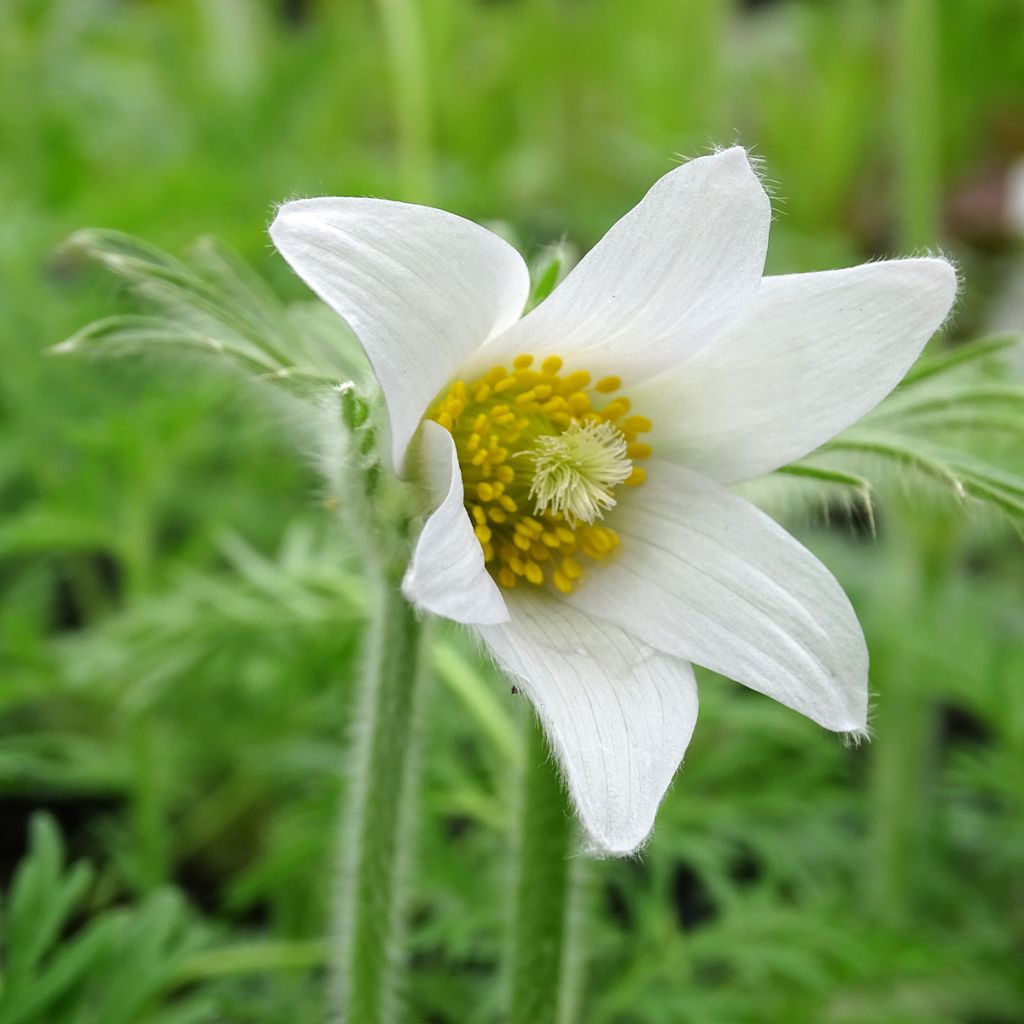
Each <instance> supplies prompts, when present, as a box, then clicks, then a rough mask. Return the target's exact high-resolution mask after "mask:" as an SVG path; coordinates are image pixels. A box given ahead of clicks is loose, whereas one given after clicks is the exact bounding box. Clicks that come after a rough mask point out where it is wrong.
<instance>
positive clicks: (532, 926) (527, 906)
mask: <svg viewBox="0 0 1024 1024" xmlns="http://www.w3.org/2000/svg"><path fill="white" fill-rule="evenodd" d="M526 731H527V735H526V744H525V746H526V752H525V757H524V762H523V769H522V774H521V776H520V806H519V836H518V840H519V842H518V847H517V849H516V860H515V878H514V883H513V906H512V927H511V949H510V954H509V963H508V982H509V996H508V999H509V1007H508V1011H509V1012H508V1018H507V1019H508V1020H509V1022H510V1024H527V1022H529V1024H569V1022H570V1021H572V1020H573V1019H574V1018H575V1017H576V1011H577V1000H578V989H579V970H578V967H579V956H578V954H577V940H578V938H579V932H580V929H579V927H578V924H579V913H578V907H579V902H580V894H581V890H582V879H581V871H582V869H583V861H582V859H581V858H580V857H574V856H573V852H574V847H575V845H576V829H575V816H574V815H573V812H572V809H571V808H570V807H569V806H568V801H567V799H566V796H565V791H564V790H563V788H562V784H561V780H560V779H559V778H558V773H557V770H556V768H555V765H554V763H553V761H552V759H551V756H550V754H549V752H548V746H547V741H546V740H545V739H544V735H543V733H542V731H541V728H540V725H539V723H538V722H537V721H536V719H535V718H534V716H533V715H532V714H531V716H530V720H529V722H528V724H527V730H526Z"/></svg>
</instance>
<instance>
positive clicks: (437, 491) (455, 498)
mask: <svg viewBox="0 0 1024 1024" xmlns="http://www.w3.org/2000/svg"><path fill="white" fill-rule="evenodd" d="M421 448H422V451H421V457H422V460H423V467H422V468H423V479H424V483H425V484H426V486H427V489H428V491H429V492H430V493H431V495H432V498H433V501H434V503H435V504H436V510H435V511H434V513H433V515H431V517H430V518H429V519H428V520H427V521H426V523H425V524H424V526H423V530H422V531H421V532H420V536H419V539H418V540H417V541H416V548H415V550H414V551H413V555H412V561H411V562H410V563H409V568H408V570H407V571H406V574H405V578H404V579H403V580H402V593H403V594H405V596H406V597H407V598H408V599H409V600H410V601H411V602H412V603H413V604H414V605H416V606H417V607H418V608H422V609H424V610H425V611H428V612H433V613H434V614H435V615H442V616H444V617H445V618H446V619H453V620H454V621H455V622H464V623H466V624H468V625H474V624H476V623H488V624H490V623H495V622H505V621H506V620H507V619H508V609H507V608H506V607H505V601H504V599H503V598H502V596H501V591H500V590H499V589H498V585H497V584H496V583H495V582H494V580H493V579H492V578H491V576H490V574H489V573H488V572H487V570H486V569H485V568H484V553H483V549H482V548H481V547H480V541H478V540H477V538H476V534H475V533H474V532H473V524H472V522H471V521H470V518H469V516H468V515H467V513H466V509H465V507H464V506H463V503H462V502H463V499H462V474H461V473H460V472H459V459H458V455H457V453H456V451H455V442H454V441H453V440H452V435H451V434H449V433H448V431H447V430H445V429H444V427H442V426H441V425H440V424H439V423H434V421H433V420H425V421H424V423H423V433H422V439H421Z"/></svg>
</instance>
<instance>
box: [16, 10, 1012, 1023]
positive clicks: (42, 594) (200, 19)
mask: <svg viewBox="0 0 1024 1024" xmlns="http://www.w3.org/2000/svg"><path fill="white" fill-rule="evenodd" d="M733 141H740V142H742V143H744V144H746V145H749V146H753V147H754V149H755V152H756V153H757V154H758V155H759V156H760V157H762V158H763V160H764V167H765V173H766V176H767V180H768V181H769V182H770V183H771V186H772V189H773V192H774V195H775V197H776V200H775V210H776V223H775V226H774V229H773V235H772V243H771V251H770V254H769V269H770V271H771V272H781V271H795V270H801V271H802V270H810V269H820V268H825V267H831V266H843V265H848V264H851V263H855V262H860V261H862V260H863V259H865V258H870V257H873V256H878V255H886V254H889V255H891V254H897V253H906V252H913V251H923V250H925V249H927V248H929V247H932V248H937V247H939V246H942V247H943V248H944V249H945V250H946V251H947V252H948V253H950V254H951V255H952V256H953V258H955V259H956V260H957V261H958V263H959V265H960V267H961V269H962V271H963V275H964V280H965V285H964V289H963V293H962V296H961V300H960V303H959V307H958V312H957V316H956V318H955V320H954V322H953V324H952V325H951V328H950V329H949V331H948V332H947V334H948V337H947V339H946V340H945V341H944V342H943V343H944V344H952V343H955V342H956V340H957V339H959V338H964V337H974V336H977V335H979V334H981V333H983V332H984V331H985V330H987V329H989V328H990V327H994V326H999V327H1007V326H1011V327H1016V328H1017V329H1020V328H1022V327H1024V300H1019V301H1018V302H1017V304H1016V305H1015V304H1014V300H1013V298H1012V296H1013V294H1014V289H1015V288H1016V290H1017V294H1018V295H1019V294H1021V291H1022V290H1021V285H1020V281H1021V278H1022V276H1024V270H1022V247H1021V241H1020V236H1019V234H1018V235H1015V233H1014V228H1013V225H1012V223H1011V220H1010V218H1009V217H1008V215H1007V211H1008V209H1009V206H1010V204H1009V202H1008V199H1007V195H1008V192H1007V188H1008V181H1009V180H1010V177H1009V171H1010V169H1011V168H1013V167H1014V166H1015V164H1016V162H1017V161H1018V160H1020V159H1021V158H1022V157H1024V4H1022V3H1021V2H1020V0H970V2H967V0H901V2H893V3H884V2H873V0H848V2H841V0H834V2H826V0H822V2H818V3H812V2H805V3H800V2H776V3H771V2H761V3H753V2H749V3H739V2H733V3H729V2H726V0H689V2H687V0H546V2H530V0H488V2H485V0H436V2H431V0H423V2H421V3H413V2H409V0H379V2H377V3H373V2H370V0H346V2H337V3H330V2H328V0H319V2H315V0H277V2H271V0H163V2H160V0H3V2H2V3H0V346H2V347H0V353H2V362H0V499H2V509H3V516H2V521H0V588H2V607H0V880H2V881H3V883H4V885H5V886H6V885H7V884H8V883H9V882H10V881H11V879H12V878H14V877H15V876H16V875H17V876H18V878H19V885H20V887H21V891H22V896H21V898H20V900H19V901H17V902H16V903H15V902H11V901H8V909H9V913H8V914H7V920H6V922H5V926H6V931H7V949H6V963H5V967H4V968H2V969H0V976H2V977H4V979H5V981H4V985H5V987H4V988H2V989H0V1022H2V1024H49V1022H65V1021H68V1022H76V1024H135V1022H143V1021H145V1022H154V1024H155V1022H159V1024H172V1022H173V1024H186V1022H197V1024H199V1022H238V1024H271V1022H273V1024H280V1022H285V1021H287V1022H290V1024H291V1022H294V1024H305V1022H318V1021H321V1020H323V1019H325V1015H326V1014H327V1012H328V1009H327V1008H328V999H327V987H326V985H325V983H324V969H323V964H324V959H325V942H324V936H325V935H326V933H327V929H328V920H327V918H328V903H329V895H330V891H331V886H332V880H331V874H332V860H333V852H334V847H335V843H336V838H337V834H338V829H339V825H338V822H337V817H338V815H337V809H338V803H339V797H340V796H341V794H342V791H343V787H344V778H343V772H342V768H343V752H344V737H345V732H346V727H347V718H348V703H347V694H348V691H349V687H350V683H351V681H352V676H353V672H354V671H355V667H356V665H357V660H356V656H357V652H358V645H359V639H360V635H361V632H362V620H363V608H362V602H361V591H360V581H359V578H358V573H357V570H356V569H355V568H354V563H353V559H352V556H351V553H350V552H349V551H348V550H347V549H346V542H345V537H344V536H343V535H342V534H341V532H340V528H339V526H338V525H337V522H336V520H335V518H334V517H333V515H332V514H331V513H330V511H329V510H327V509H325V508H324V507H323V502H322V501H321V500H320V497H319V496H320V493H321V489H320V483H319V480H318V477H317V474H316V472H315V470H314V467H313V466H312V464H311V462H310V460H309V459H308V458H307V457H306V456H305V455H304V454H303V442H304V440H305V439H304V438H303V437H302V435H301V431H300V430H299V429H298V427H296V428H295V429H291V426H292V423H291V420H290V418H289V413H288V410H287V408H286V407H285V406H284V405H281V406H280V407H278V405H276V404H275V403H273V402H268V401H267V400H266V396H265V395H263V394H261V393H259V392H258V391H256V390H255V389H254V388H253V386H251V385H250V384H249V383H248V382H246V381H243V380H242V379H241V378H240V377H238V376H233V375H231V374H229V373H227V372H210V368H209V366H202V365H197V364H192V363H188V362H172V361H169V360H168V361H158V360H124V361H118V362H111V361H99V360H84V359H83V360H75V359H57V358H52V357H48V356H47V355H45V349H46V348H47V346H49V345H51V344H53V343H55V342H58V341H60V340H61V339H62V338H64V337H66V336H68V335H69V334H71V333H72V332H73V331H75V330H76V329H77V328H78V327H80V326H81V325H82V324H83V323H85V322H87V321H88V320H90V319H93V318H96V317H99V316H103V315H107V314H109V313H111V312H114V311H117V310H121V309H124V308H126V300H125V299H124V297H123V296H122V294H121V293H120V291H119V290H118V288H117V287H116V286H115V285H114V284H113V283H112V282H111V281H110V279H109V278H107V277H105V276H103V275H102V274H101V273H100V272H98V271H97V270H95V269H94V268H91V267H89V266H87V265H85V264H84V263H83V262H82V261H81V260H79V259H75V258H73V257H71V256H69V255H68V254H67V252H66V251H64V250H62V249H61V248H60V244H61V242H62V241H63V240H64V239H65V238H66V237H67V236H68V235H69V234H70V233H72V232H73V231H75V230H76V229H78V228H80V227H83V226H100V227H109V228H117V229H121V230H124V231H129V232H131V233H133V234H137V235H140V236H142V237H144V238H146V239H148V240H150V241H152V242H154V243H156V244H158V245H160V246H163V247H166V248H168V249H170V250H171V251H175V252H181V251H183V250H184V249H185V248H186V247H187V245H188V244H189V243H190V242H191V241H192V240H193V239H195V238H196V237H198V236H200V235H206V234H213V235H216V236H218V237H220V238H222V239H224V240H225V241H226V242H227V243H229V244H230V245H231V246H233V247H234V248H235V249H237V250H238V251H239V252H240V253H241V254H243V255H244V256H245V258H246V259H247V260H249V261H250V262H251V263H252V264H253V265H254V267H255V268H256V269H257V270H258V272H259V273H261V274H262V275H264V276H265V277H266V278H267V279H268V280H270V281H271V282H272V284H273V285H274V287H275V288H276V289H277V290H278V291H279V292H280V294H281V295H283V296H284V297H286V298H289V299H300V298H303V297H304V296H305V293H304V291H303V289H302V287H301V285H300V284H299V283H298V282H297V281H296V280H294V279H293V278H292V277H291V276H290V274H289V273H288V272H287V270H286V268H285V267H284V265H283V262H282V261H281V260H280V259H279V258H277V257H276V256H275V254H274V253H273V252H272V251H271V249H270V247H269V244H268V240H267V236H266V230H265V229H266V225H267V223H268V221H269V218H270V216H271V214H272V210H273V205H274V204H275V203H276V202H279V201H280V200H282V199H285V198H289V197H294V196H305V195H317V194H341V195H352V194H354V195H374V196H386V197H391V198H403V199H408V200H414V201H420V202H427V203H431V204H434V205H438V206H442V207H444V208H446V209H449V210H452V211H455V212H457V213H460V214H462V215H465V216H467V217H471V218H474V219H477V220H481V221H485V222H493V221H501V222H502V223H503V225H504V227H503V230H505V231H506V233H509V234H511V235H512V236H513V237H514V238H515V239H516V240H517V241H518V243H519V245H520V246H521V248H522V250H523V251H524V252H525V253H527V254H531V253H534V254H535V253H536V252H537V251H539V249H540V248H541V247H542V246H544V245H546V244H549V243H551V242H554V241H558V240H559V239H561V238H563V237H564V238H565V239H566V240H567V241H568V242H569V243H571V244H572V245H574V246H575V247H576V248H577V250H578V251H585V250H586V249H587V248H588V247H589V246H590V245H592V244H593V243H594V241H595V240H596V239H597V238H598V237H600V235H601V234H602V233H603V231H604V230H605V229H606V228H607V227H608V226H609V225H610V224H611V223H612V222H613V221H614V219H615V218H617V217H618V216H619V215H621V214H622V213H623V212H625V210H627V209H628V208H629V207H630V206H631V205H632V204H633V203H634V202H635V201H636V200H638V199H639V197H640V196H641V195H642V194H643V192H644V191H645V190H646V188H647V187H648V186H649V185H650V184H651V183H652V182H653V181H654V180H655V178H657V177H658V176H659V175H661V174H662V173H664V172H665V171H666V170H668V169H669V168H670V167H672V166H673V165H674V163H675V162H676V160H677V158H678V157H679V156H683V155H696V154H699V153H701V152H705V151H707V149H708V148H709V146H710V145H712V144H714V143H730V142H733ZM1018 454H1019V453H1018ZM1018 462H1019V460H1018ZM883 497H884V496H883ZM832 511H833V515H832V516H831V517H830V523H831V526H830V527H828V528H824V523H823V521H822V520H821V519H820V517H819V518H816V519H814V520H813V521H812V520H808V519H806V517H805V518H804V519H803V520H802V521H800V522H797V523H796V524H795V528H796V529H797V532H798V535H799V536H800V537H801V539H803V540H804V541H805V542H807V543H808V544H810V545H811V546H812V547H814V549H815V550H816V551H818V552H819V553H821V554H822V556H823V557H824V558H825V560H826V562H827V563H828V564H829V565H830V566H831V567H832V568H833V569H834V571H835V572H836V573H837V575H838V576H839V578H840V580H841V581H842V583H843V584H844V586H845V587H846V588H847V590H848V591H849V593H850V594H851V597H852V599H853V602H854V604H855V606H856V608H857V609H858V612H859V613H860V615H861V618H862V621H863V623H864V626H865V629H866V632H867V635H868V641H869V645H870V648H871V650H872V656H873V671H872V685H873V688H874V691H875V703H876V710H875V714H874V726H875V739H874V741H873V742H872V743H871V744H868V745H866V746H863V747H861V748H859V749H847V748H845V747H844V746H843V745H842V744H841V743H840V742H839V741H838V740H837V738H836V737H834V736H832V735H829V734H826V733H824V732H822V731H820V730H818V729H817V728H816V727H815V726H813V725H812V724H811V723H810V722H807V721H805V720H803V719H802V718H800V717H799V716H797V715H795V714H794V713H792V712H790V711H788V710H786V709H784V708H782V707H780V706H778V705H776V704H774V703H772V702H771V701H769V700H767V699H764V698H761V697H758V696H756V695H754V694H751V693H748V692H746V691H744V690H743V689H742V688H740V687H738V686H735V685H732V684H726V683H724V682H722V681H721V680H718V679H707V680H706V682H705V685H704V686H703V689H702V710H701V719H700V722H699V724H698V728H697V733H696V736H695V739H694V741H693V744H692V746H691V749H690V752H689V754H688V756H687V764H686V767H685V769H684V770H683V772H682V773H681V774H680V775H679V777H678V778H677V780H676V783H675V785H674V788H673V789H672V791H671V793H670V794H669V796H668V798H667V800H666V802H665V805H664V807H663V808H662V811H661V813H660V817H659V820H658V825H657V829H656V832H655V837H654V840H653V841H652V843H651V844H650V846H649V847H648V848H647V850H646V851H645V853H644V855H643V856H642V858H640V859H639V860H636V861H625V862H604V863H599V864H596V865H594V866H592V867H591V868H590V870H589V871H588V873H587V889H586V896H587V907H588V916H587V918H586V925H585V954H586V960H585V964H584V967H583V969H584V970H585V972H586V973H585V979H586V983H585V988H584V991H585V996H584V1019H585V1020H587V1021H593V1022H598V1024H647V1022H650V1024H658V1022H666V1024H671V1022H720V1024H730V1022H734V1024H745V1022H756V1021H772V1022H785V1024H789V1022H794V1024H796V1022H805V1021H806V1022H837V1024H875V1022H877V1024H901V1022H920V1024H935V1022H947V1021H948V1022H954V1021H955V1022H965V1024H966V1022H972V1024H1015V1022H1020V1021H1022V1020H1024V971H1022V968H1021V963H1022V956H1024V792H1022V790H1024V786H1022V783H1024V614H1022V612H1024V589H1022V578H1024V554H1022V546H1021V543H1020V537H1019V536H1018V535H1017V534H1016V533H1015V532H1014V531H1012V530H1010V529H1008V528H1007V527H1006V525H1005V524H1003V523H1001V522H999V521H998V520H996V519H994V518H990V517H987V516H984V515H982V514H980V513H978V512H976V511H973V512H971V513H970V514H966V515H965V514H963V513H960V512H955V513H951V512H950V510H949V509H948V508H945V507H943V506H941V505H939V504H936V503H933V502H932V501H930V500H918V499H916V497H915V495H914V494H913V493H911V492H909V491H907V490H906V489H903V490H901V489H900V488H899V487H898V486H897V487H896V488H894V489H893V493H892V497H891V500H890V501H888V502H886V501H885V500H883V501H882V502H881V503H880V505H879V507H878V509H877V520H878V535H877V537H875V538H872V537H871V536H870V534H869V532H868V531H867V530H865V528H864V522H863V517H859V516H857V515H852V516H851V515H849V514H846V513H844V511H843V510H842V509H838V508H837V509H833V510H832ZM787 525H794V524H793V523H792V522H789V523H788V524H787ZM436 662H437V676H438V679H437V681H436V682H435V685H434V687H433V691H432V701H431V709H430V719H429V728H428V731H427V737H426V751H425V760H424V770H423V774H422V779H421V804H422V807H421V814H420V818H421V825H420V829H419V851H418V863H417V867H416V870H415V873H414V876H413V878H412V879H411V885H412V890H413V915H412V931H411V952H410V956H411V971H410V977H409V992H408V1000H409V1006H410V1015H409V1019H410V1020H413V1021H417V1022H420V1021H423V1022H439V1024H440V1022H477V1021H480V1022H484V1021H493V1020H496V1019H497V1017H498V1013H499V1006H500V999H499V991H498V985H497V980H496V979H497V966H498V963H499V960H500V955H501V951H502V942H503V937H502V923H503V922H502V908H503V897H504V894H505V891H506V889H507V883H508V879H507V863H506V857H505V851H506V848H507V845H508V829H509V822H510V817H509V812H510V801H509V794H508V784H507V779H508V776H509V774H510V772H511V770H512V767H513V764H512V762H513V761H514V756H515V745H514V743H512V742H510V741H509V736H510V735H511V732H512V724H511V723H512V718H513V715H514V713H515V706H516V698H514V697H513V696H511V695H510V694H509V692H508V687H507V685H504V684H502V683H500V682H499V681H498V680H495V679H493V678H491V677H489V675H488V673H487V671H486V670H484V669H482V668H480V667H479V666H478V665H477V664H476V663H475V662H474V660H473V659H472V657H471V656H470V655H469V653H468V652H467V651H466V650H465V649H464V648H463V647H462V646H461V644H460V641H459V639H458V638H457V637H455V636H449V637H447V638H446V639H445V640H444V642H443V645H442V647H441V649H440V650H439V652H438V656H437V659H436ZM41 809H42V810H45V811H46V812H48V817H39V816H35V817H33V816H34V815H35V813H36V812H37V811H39V810H41ZM73 864H77V867H72V865H73ZM26 893H27V894H28V895H25V894H26ZM19 935H20V936H21V937H22V939H23V942H22V944H21V946H20V948H19V946H18V944H17V939H18V936H19ZM18 986H20V988H18ZM15 989H17V992H16V993H15V994H18V993H20V994H19V995H18V999H17V1000H16V999H14V998H10V997H11V995H12V991H14V990H15ZM26 992H27V993H29V995H28V996H26V995H25V993H26Z"/></svg>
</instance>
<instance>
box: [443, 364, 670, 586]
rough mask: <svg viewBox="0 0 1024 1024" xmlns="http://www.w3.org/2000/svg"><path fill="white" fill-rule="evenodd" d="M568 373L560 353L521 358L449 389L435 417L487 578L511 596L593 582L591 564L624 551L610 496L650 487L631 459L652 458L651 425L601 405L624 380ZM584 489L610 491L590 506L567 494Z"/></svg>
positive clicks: (614, 402)
mask: <svg viewBox="0 0 1024 1024" xmlns="http://www.w3.org/2000/svg"><path fill="white" fill-rule="evenodd" d="M563 365H564V364H563V362H562V359H561V358H560V357H559V356H556V355H549V356H546V357H544V358H543V360H542V361H540V362H539V363H537V362H535V361H534V358H533V357H532V356H530V355H529V354H525V353H524V354H522V355H519V356H517V357H516V358H515V359H514V360H513V362H512V364H511V368H508V364H506V366H494V367H492V368H491V369H489V370H488V371H487V372H486V373H483V374H481V375H480V376H478V377H476V378H475V379H471V380H456V381H453V382H452V384H451V385H450V386H449V387H448V389H447V390H446V391H445V392H444V393H443V394H442V395H440V396H438V398H437V400H436V401H435V403H434V406H433V408H432V409H431V411H430V413H429V414H428V415H429V416H430V417H431V418H432V419H434V420H436V421H437V422H438V423H439V424H441V426H443V427H445V428H446V429H447V430H448V431H450V433H451V435H452V438H453V439H454V441H455V447H456V451H457V453H458V458H459V467H460V470H461V472H462V480H463V489H464V492H465V496H466V497H465V501H466V509H467V512H468V513H469V516H470V520H471V523H472V525H473V530H474V534H475V535H476V537H477V540H478V541H479V543H480V548H481V550H482V552H483V555H484V561H485V564H486V565H487V568H488V570H489V571H490V573H491V574H492V576H493V577H494V579H495V580H496V581H497V582H498V584H499V585H501V586H502V587H505V588H508V589H510V588H512V587H515V586H516V585H517V583H518V581H519V580H522V579H525V580H527V581H528V582H529V583H530V584H531V585H533V586H548V587H550V588H551V589H552V590H553V591H556V592H558V593H561V594H569V593H572V591H573V590H574V589H575V588H576V587H577V586H579V585H580V583H581V582H582V581H583V580H584V579H585V578H586V575H587V571H586V569H585V567H584V562H585V560H587V559H590V560H591V561H592V562H600V561H602V560H603V559H605V558H608V557H609V556H610V555H611V554H612V552H613V551H614V549H615V548H616V547H617V546H618V544H619V537H618V534H616V533H615V531H614V530H612V529H610V528H608V527H607V526H605V525H603V524H602V522H601V520H602V516H603V515H604V514H605V513H606V512H609V513H610V512H612V511H613V506H614V505H615V499H613V498H612V497H611V491H612V489H614V488H617V487H618V485H619V483H621V482H625V483H628V484H629V485H631V486H636V485H638V484H641V483H643V481H644V479H645V478H646V473H645V471H644V470H643V469H642V468H640V467H639V466H637V465H636V464H635V463H636V462H638V461H640V460H643V459H646V458H648V457H649V456H650V455H651V454H652V448H651V445H649V444H647V443H645V442H643V441H639V440H637V437H638V435H639V434H643V433H645V432H647V431H649V430H650V429H651V422H650V420H648V419H647V418H646V417H644V416H628V415H627V414H628V413H629V411H630V403H629V399H627V398H625V397H623V396H621V395H618V396H616V397H613V398H611V400H608V401H606V404H605V405H604V406H603V407H602V408H595V407H594V396H595V395H598V394H600V395H611V394H612V393H613V392H617V391H618V390H619V388H620V387H621V386H622V381H621V379H620V378H619V377H617V376H606V377H601V378H600V379H599V380H598V381H597V383H596V384H595V383H592V382H591V376H590V374H589V373H588V372H587V371H586V370H579V369H577V370H573V371H572V372H571V373H563V372H562V369H563ZM538 453H543V458H544V460H545V462H544V463H543V470H542V469H541V468H540V465H541V464H540V463H538V462H537V461H536V459H537V457H538ZM552 460H553V461H552ZM559 460H562V461H559ZM563 472H564V476H559V475H558V474H561V473H563ZM627 474H628V475H627ZM538 481H543V483H542V485H540V484H538ZM538 486H540V488H541V489H540V490H536V487H538ZM577 486H579V487H584V486H586V487H589V486H594V487H598V488H605V490H600V489H599V490H598V491H596V492H594V496H593V501H591V499H587V498H585V497H584V495H585V493H586V492H585V491H581V492H580V493H578V494H577V493H576V492H574V491H572V490H568V491H567V490H565V488H574V487H577ZM556 496H559V497H556ZM631 500H636V499H631ZM588 502H589V503H588ZM556 510H557V511H556ZM570 513H572V514H570ZM577 513H578V514H577Z"/></svg>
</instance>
